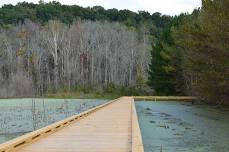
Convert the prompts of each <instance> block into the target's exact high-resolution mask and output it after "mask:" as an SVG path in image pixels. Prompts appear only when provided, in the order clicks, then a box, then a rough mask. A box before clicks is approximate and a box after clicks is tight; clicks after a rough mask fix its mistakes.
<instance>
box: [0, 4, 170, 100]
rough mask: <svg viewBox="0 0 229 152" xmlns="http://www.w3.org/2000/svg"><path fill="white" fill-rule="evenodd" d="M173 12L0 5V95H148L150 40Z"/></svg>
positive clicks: (48, 5) (165, 23) (151, 41)
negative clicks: (98, 93) (90, 93)
mask: <svg viewBox="0 0 229 152" xmlns="http://www.w3.org/2000/svg"><path fill="white" fill-rule="evenodd" d="M171 19H172V17H170V16H165V15H161V14H160V13H154V14H152V15H151V14H150V13H148V12H145V11H139V12H138V13H135V12H132V11H129V10H117V9H108V10H105V9H104V8H103V7H101V6H95V7H92V8H90V7H88V8H83V7H80V6H77V5H72V6H68V5H62V4H60V3H59V2H55V1H54V2H49V3H44V2H43V1H40V2H39V4H33V3H27V2H22V3H18V4H17V5H15V6H13V5H4V6H2V8H0V27H1V28H0V39H1V41H0V59H1V61H0V69H1V70H0V73H1V74H0V78H1V79H0V85H1V88H0V96H2V97H11V96H31V95H32V94H37V95H42V94H44V93H48V92H49V93H50V92H58V91H74V90H80V91H82V90H83V91H85V92H90V91H96V92H98V90H99V92H101V91H102V92H108V93H116V94H120V95H140V94H148V93H150V92H152V90H150V89H149V87H147V85H146V82H147V79H148V65H149V62H150V49H151V46H150V44H151V43H153V42H154V40H155V39H157V37H158V36H159V35H160V33H161V31H162V30H163V28H164V27H166V26H167V25H168V24H169V22H170V21H171Z"/></svg>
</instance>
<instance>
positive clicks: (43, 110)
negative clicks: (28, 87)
mask: <svg viewBox="0 0 229 152" xmlns="http://www.w3.org/2000/svg"><path fill="white" fill-rule="evenodd" d="M105 102H107V100H93V99H0V143H3V142H6V141H8V140H10V139H13V138H15V137H18V136H20V135H23V134H25V133H28V132H31V131H34V130H37V129H39V128H42V127H44V126H47V125H49V124H52V123H54V122H57V121H59V120H62V119H64V118H67V117H70V116H72V115H75V114H78V113H80V112H83V111H86V110H88V109H90V108H92V107H95V106H97V105H100V104H103V103H105Z"/></svg>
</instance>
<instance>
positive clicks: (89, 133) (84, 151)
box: [1, 97, 141, 152]
mask: <svg viewBox="0 0 229 152" xmlns="http://www.w3.org/2000/svg"><path fill="white" fill-rule="evenodd" d="M111 103H112V104H111ZM111 103H109V104H107V105H105V106H103V108H102V107H100V108H99V110H96V112H93V113H92V114H90V115H87V116H85V117H84V118H83V119H79V120H77V121H73V122H71V124H70V125H68V126H66V127H64V128H63V129H59V130H58V131H56V132H54V133H50V134H49V135H48V136H42V137H40V138H37V140H36V141H29V144H27V141H26V143H23V142H22V140H21V139H24V138H25V137H24V138H22V137H20V138H18V139H17V140H18V141H20V142H22V144H23V146H20V145H19V147H18V148H15V149H10V150H5V152H8V151H18V152H130V151H132V130H133V129H132V123H133V122H132V121H133V120H132V118H133V117H132V114H133V111H132V106H133V98H132V97H122V98H120V99H119V100H116V102H111ZM135 119H136V118H135ZM68 120H70V119H68ZM134 121H135V123H136V120H134ZM49 127H50V126H49ZM134 130H136V129H134ZM31 134H33V135H35V134H34V133H31ZM31 134H30V136H29V138H31ZM26 136H28V135H26ZM26 138H28V137H26ZM17 140H16V141H17ZM20 142H19V144H20ZM9 143H10V144H11V145H12V143H14V144H15V141H14V142H12V141H11V142H9ZM9 143H8V144H9ZM14 144H13V145H14ZM5 145H7V144H5ZM5 145H3V147H4V146H5ZM1 146H2V145H1ZM14 146H15V145H14ZM3 151H4V149H3ZM139 152H141V151H139Z"/></svg>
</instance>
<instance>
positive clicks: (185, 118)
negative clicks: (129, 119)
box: [136, 101, 229, 152]
mask: <svg viewBox="0 0 229 152" xmlns="http://www.w3.org/2000/svg"><path fill="white" fill-rule="evenodd" d="M136 107H137V113H138V119H139V123H140V128H141V132H142V138H143V144H144V149H145V152H161V151H162V152H228V151H229V108H224V109H219V108H218V107H214V106H207V105H192V104H191V103H188V102H175V101H158V102H154V101H151V102H150V101H139V102H136Z"/></svg>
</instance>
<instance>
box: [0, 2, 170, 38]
mask: <svg viewBox="0 0 229 152" xmlns="http://www.w3.org/2000/svg"><path fill="white" fill-rule="evenodd" d="M25 19H30V20H31V21H33V22H40V23H46V22H48V21H49V20H59V21H61V22H63V23H66V24H71V23H72V22H73V21H75V20H79V19H80V20H91V21H110V22H121V23H124V24H125V25H126V26H128V27H130V28H137V27H141V26H143V25H144V26H148V27H151V31H150V32H152V33H154V34H158V33H159V32H160V30H161V29H162V28H163V27H165V26H166V25H167V24H168V23H169V22H170V20H171V19H172V17H170V16H166V15H162V14H160V13H154V14H152V15H151V14H150V13H149V12H146V11H139V12H138V13H135V12H132V11H129V10H117V9H115V8H114V9H107V10H106V9H104V8H103V7H101V6H94V7H88V8H83V7H80V6H77V5H71V6H69V5H62V4H60V3H59V2H55V1H53V2H49V3H44V2H43V1H39V4H33V3H27V2H21V3H18V4H17V5H15V6H13V5H10V4H9V5H3V6H2V8H0V25H1V26H3V27H7V26H10V25H12V24H13V25H15V24H17V23H19V22H22V23H23V22H24V20H25ZM157 28H158V29H157Z"/></svg>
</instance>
